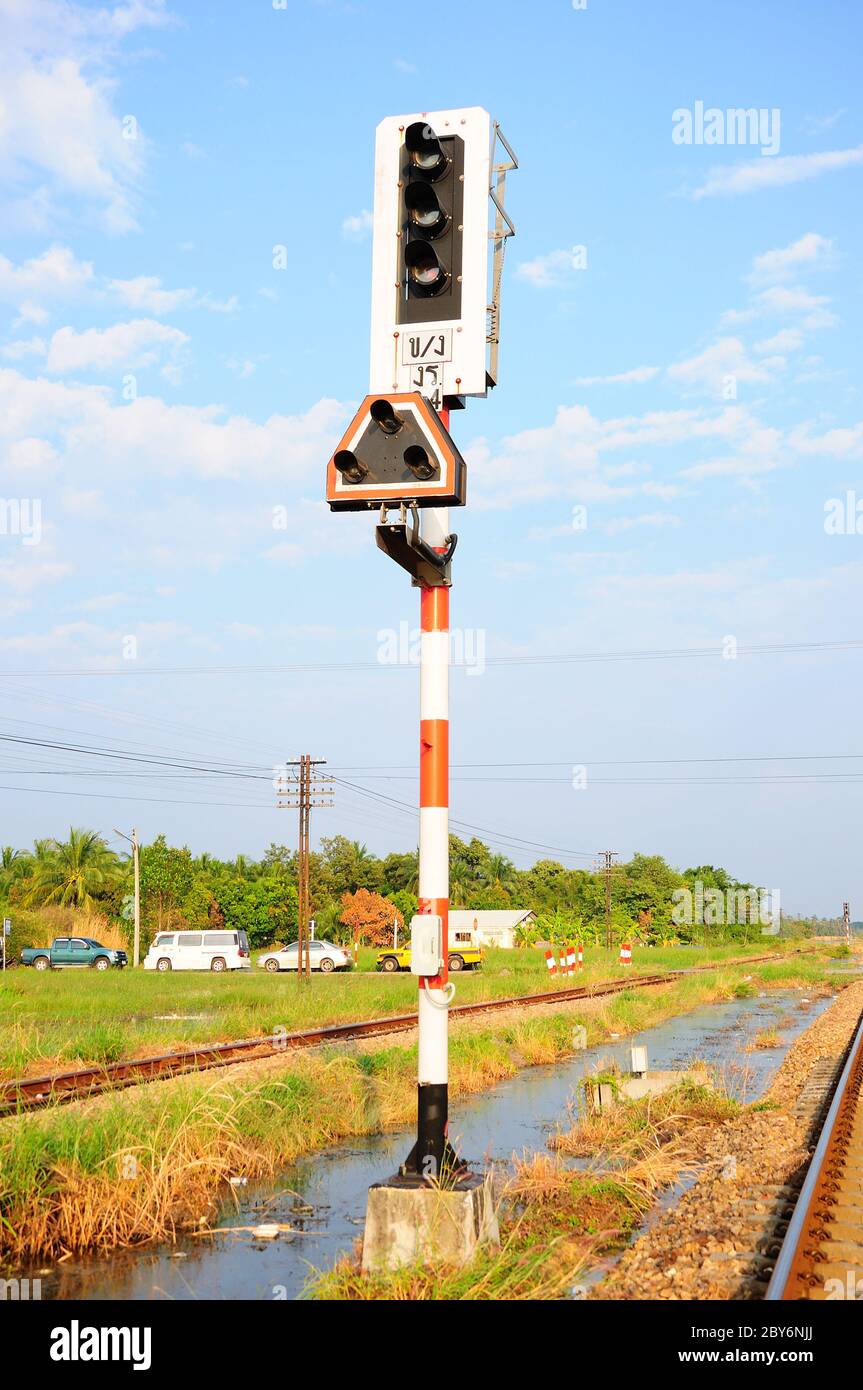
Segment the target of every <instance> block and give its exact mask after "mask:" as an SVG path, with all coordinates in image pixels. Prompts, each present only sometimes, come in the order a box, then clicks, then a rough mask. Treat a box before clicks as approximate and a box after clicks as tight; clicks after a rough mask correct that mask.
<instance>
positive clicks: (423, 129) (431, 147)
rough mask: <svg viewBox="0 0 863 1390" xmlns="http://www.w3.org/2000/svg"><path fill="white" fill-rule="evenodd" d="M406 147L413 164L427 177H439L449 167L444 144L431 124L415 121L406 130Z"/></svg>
mask: <svg viewBox="0 0 863 1390" xmlns="http://www.w3.org/2000/svg"><path fill="white" fill-rule="evenodd" d="M405 148H406V149H407V152H408V154H409V156H410V161H411V164H412V165H413V167H414V168H415V169H417V170H418V171H419V172H420V173H421V174H423V175H424V176H425V177H426V178H427V179H439V178H440V176H441V174H442V173H443V171H444V169H446V167H447V157H446V155H445V154H444V152H443V146H442V145H441V142H440V140H438V138H437V136H436V135H435V133H434V131H433V130H432V128H431V126H430V125H426V124H425V122H424V121H414V122H413V124H412V125H409V126H408V128H407V130H406V131H405Z"/></svg>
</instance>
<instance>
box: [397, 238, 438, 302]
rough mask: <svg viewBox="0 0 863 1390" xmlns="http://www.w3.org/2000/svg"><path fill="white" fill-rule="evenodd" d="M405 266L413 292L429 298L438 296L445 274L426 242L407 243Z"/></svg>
mask: <svg viewBox="0 0 863 1390" xmlns="http://www.w3.org/2000/svg"><path fill="white" fill-rule="evenodd" d="M405 265H406V266H407V270H408V276H409V277H410V282H411V285H412V286H413V289H414V292H415V293H416V294H418V295H421V296H424V297H429V296H431V295H434V294H440V292H441V290H442V289H443V288H444V286H445V285H446V282H447V273H446V271H445V270H444V268H443V266H442V265H441V263H440V261H439V260H438V258H437V256H436V255H435V253H434V251H433V250H432V248H431V246H429V244H428V242H425V241H409V242H408V244H407V246H406V247H405Z"/></svg>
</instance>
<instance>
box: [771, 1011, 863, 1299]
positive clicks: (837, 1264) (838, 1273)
mask: <svg viewBox="0 0 863 1390" xmlns="http://www.w3.org/2000/svg"><path fill="white" fill-rule="evenodd" d="M801 1099H802V1097H801ZM765 1297H766V1298H767V1299H768V1300H770V1301H771V1302H778V1301H786V1300H794V1299H811V1300H815V1301H820V1300H840V1299H851V1300H855V1299H856V1300H860V1299H863V1016H861V1019H860V1023H859V1025H858V1027H857V1031H856V1033H855V1035H854V1038H853V1040H852V1042H851V1046H850V1048H849V1050H848V1055H847V1058H846V1060H845V1064H844V1067H843V1068H842V1070H841V1074H840V1076H839V1080H838V1082H837V1084H836V1088H835V1091H834V1092H833V1096H832V1100H831V1101H830V1105H829V1109H828V1110H827V1114H826V1117H825V1118H824V1122H823V1125H822V1127H821V1132H820V1136H819V1138H818V1142H817V1144H816V1146H815V1151H814V1153H813V1155H812V1159H811V1162H810V1164H809V1167H808V1169H807V1171H806V1177H805V1179H804V1181H803V1186H802V1187H801V1189H800V1192H799V1195H798V1197H797V1200H796V1203H795V1204H794V1206H793V1212H792V1214H791V1217H790V1221H789V1223H788V1229H787V1231H786V1233H785V1237H784V1239H783V1241H782V1245H781V1248H780V1250H779V1253H778V1258H777V1259H776V1263H775V1266H774V1269H773V1275H772V1278H771V1280H770V1284H769V1286H768V1289H767V1293H766V1295H765Z"/></svg>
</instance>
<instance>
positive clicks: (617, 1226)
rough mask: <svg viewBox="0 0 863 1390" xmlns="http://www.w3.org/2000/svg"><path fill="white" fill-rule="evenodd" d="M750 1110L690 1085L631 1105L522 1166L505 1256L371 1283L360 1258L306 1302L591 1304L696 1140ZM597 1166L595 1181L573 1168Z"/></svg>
mask: <svg viewBox="0 0 863 1390" xmlns="http://www.w3.org/2000/svg"><path fill="white" fill-rule="evenodd" d="M741 1110H742V1107H741V1106H740V1105H739V1104H738V1103H737V1102H736V1101H735V1100H734V1099H732V1098H731V1097H730V1096H727V1095H725V1094H723V1093H722V1092H721V1091H716V1090H714V1089H713V1088H712V1087H710V1086H709V1085H700V1084H696V1083H692V1082H686V1083H683V1084H682V1085H680V1086H677V1087H675V1088H674V1089H672V1090H670V1091H666V1092H665V1093H664V1094H663V1095H660V1096H650V1097H645V1098H644V1099H643V1100H637V1101H627V1102H623V1103H621V1104H620V1105H617V1106H615V1107H614V1108H612V1109H611V1110H610V1111H608V1112H606V1113H604V1114H602V1115H598V1116H594V1117H591V1118H589V1119H587V1120H585V1121H583V1122H581V1123H578V1124H576V1125H575V1126H573V1127H572V1128H571V1129H570V1130H569V1131H568V1132H566V1133H564V1134H560V1135H557V1136H555V1137H554V1138H553V1139H552V1140H551V1141H550V1145H551V1147H552V1148H554V1149H555V1150H556V1153H555V1155H554V1156H553V1157H552V1156H549V1155H546V1154H536V1155H534V1156H533V1157H531V1158H530V1159H523V1160H522V1161H520V1162H518V1163H517V1164H516V1166H515V1172H514V1175H513V1177H512V1179H511V1181H510V1182H509V1183H508V1184H507V1186H506V1188H505V1190H504V1192H503V1194H502V1198H501V1202H500V1208H499V1213H498V1217H499V1222H500V1227H501V1249H500V1250H499V1251H490V1250H482V1251H480V1252H479V1253H478V1255H477V1257H476V1259H475V1260H474V1261H472V1262H471V1264H470V1265H468V1266H466V1267H464V1268H462V1269H457V1270H456V1269H452V1268H448V1267H446V1266H443V1267H442V1266H441V1265H439V1264H435V1263H430V1264H427V1265H416V1266H414V1267H412V1268H409V1269H405V1270H401V1271H399V1272H398V1273H396V1274H393V1275H383V1276H377V1277H371V1278H369V1277H364V1276H363V1275H362V1274H361V1272H360V1270H359V1266H358V1261H357V1258H356V1257H353V1258H346V1259H343V1260H341V1261H340V1262H339V1263H338V1264H337V1265H336V1266H335V1268H334V1269H333V1270H331V1271H329V1272H328V1273H325V1274H321V1275H317V1276H314V1277H313V1278H312V1279H311V1281H310V1283H309V1285H308V1288H307V1295H308V1296H309V1297H311V1298H313V1299H317V1300H339V1301H343V1300H345V1299H351V1300H360V1301H367V1300H372V1299H397V1300H403V1299H414V1300H417V1299H422V1300H426V1299H449V1300H452V1299H508V1300H526V1299H560V1298H567V1297H573V1296H577V1297H584V1296H585V1294H586V1287H585V1286H584V1285H580V1284H579V1278H580V1276H582V1274H583V1273H584V1271H585V1269H586V1268H587V1267H588V1266H589V1265H590V1264H591V1262H594V1261H595V1260H596V1259H597V1258H598V1257H599V1256H600V1255H601V1254H603V1253H605V1252H609V1251H613V1250H615V1249H619V1248H620V1247H621V1246H622V1245H623V1244H625V1242H626V1241H627V1240H628V1239H629V1237H630V1235H631V1234H632V1231H633V1228H634V1227H636V1226H637V1225H638V1224H639V1223H640V1221H641V1220H642V1218H643V1217H644V1215H645V1213H646V1212H647V1211H648V1210H649V1209H650V1207H651V1206H652V1204H653V1202H654V1200H655V1197H656V1195H657V1193H658V1192H660V1191H662V1190H663V1189H665V1188H668V1187H669V1186H671V1184H672V1183H673V1182H674V1181H675V1180H676V1179H677V1178H678V1177H679V1176H680V1174H681V1172H682V1171H684V1170H685V1169H686V1168H687V1166H689V1165H691V1163H692V1161H693V1159H694V1157H695V1154H696V1151H697V1144H696V1142H695V1139H694V1136H695V1133H696V1132H697V1131H699V1130H703V1129H704V1128H705V1127H707V1126H716V1125H721V1124H724V1123H726V1122H727V1121H729V1120H732V1119H734V1118H735V1117H736V1116H737V1115H739V1114H740V1113H741ZM582 1156H589V1157H590V1158H591V1159H592V1165H591V1167H590V1168H589V1169H588V1170H587V1171H577V1170H574V1169H573V1168H572V1167H571V1166H569V1164H568V1163H567V1161H566V1159H567V1158H571V1157H582Z"/></svg>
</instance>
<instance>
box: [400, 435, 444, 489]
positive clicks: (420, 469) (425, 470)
mask: <svg viewBox="0 0 863 1390" xmlns="http://www.w3.org/2000/svg"><path fill="white" fill-rule="evenodd" d="M404 461H405V463H406V464H407V466H408V468H409V469H410V470H411V472H412V473H413V475H414V477H415V478H417V479H418V480H419V481H420V482H422V483H427V482H428V481H429V479H430V478H433V477H434V475H435V473H436V472H437V466H436V464H434V463H432V461H431V459H430V458H429V456H428V454H427V453H426V451H425V449H424V448H423V447H422V445H421V444H411V445H410V446H409V447H408V448H407V449H405V452H404Z"/></svg>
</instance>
